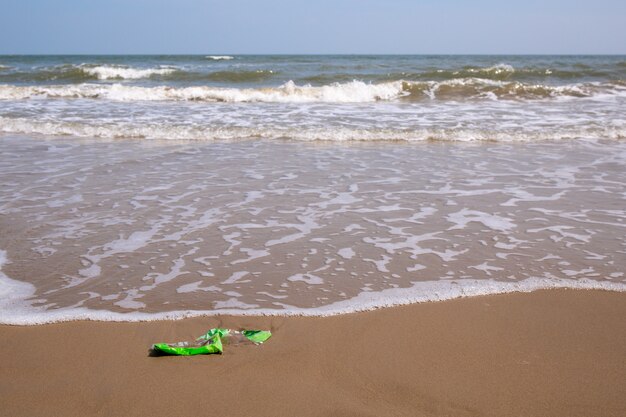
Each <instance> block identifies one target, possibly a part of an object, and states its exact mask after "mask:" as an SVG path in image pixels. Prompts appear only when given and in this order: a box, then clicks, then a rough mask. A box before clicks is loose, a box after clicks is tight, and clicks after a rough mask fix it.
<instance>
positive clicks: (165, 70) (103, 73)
mask: <svg viewBox="0 0 626 417" xmlns="http://www.w3.org/2000/svg"><path fill="white" fill-rule="evenodd" d="M79 68H80V70H81V71H82V72H84V73H85V74H88V75H91V76H93V77H96V78H97V79H99V80H119V79H122V80H136V79H140V78H150V77H152V76H153V75H167V74H171V73H173V72H176V71H177V69H176V68H171V67H159V68H141V69H140V68H130V67H121V66H110V65H101V66H95V67H94V66H81V67H79Z"/></svg>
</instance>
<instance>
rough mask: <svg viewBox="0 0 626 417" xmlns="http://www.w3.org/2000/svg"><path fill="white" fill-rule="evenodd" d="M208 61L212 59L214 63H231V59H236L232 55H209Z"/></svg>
mask: <svg viewBox="0 0 626 417" xmlns="http://www.w3.org/2000/svg"><path fill="white" fill-rule="evenodd" d="M205 58H206V59H212V60H214V61H230V60H231V59H235V57H234V56H230V55H207V56H205Z"/></svg>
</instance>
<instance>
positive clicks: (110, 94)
mask: <svg viewBox="0 0 626 417" xmlns="http://www.w3.org/2000/svg"><path fill="white" fill-rule="evenodd" d="M404 94H406V93H405V92H404V91H403V83H402V81H395V82H389V83H382V84H366V83H364V82H361V81H352V82H349V83H344V84H332V85H325V86H320V87H312V86H297V85H295V84H294V83H293V82H292V81H289V82H287V83H285V84H283V85H282V86H280V87H268V88H246V89H238V88H217V87H207V86H201V87H185V88H173V87H165V86H161V87H137V86H127V85H120V84H113V85H97V84H80V85H56V86H10V85H4V86H0V100H1V99H4V100H19V99H26V98H31V97H50V98H93V99H95V98H101V99H108V100H117V101H166V100H167V101H171V100H173V101H194V100H197V101H222V102H231V103H243V102H269V103H313V102H328V103H365V102H373V101H378V100H392V99H394V98H397V97H400V96H402V95H404Z"/></svg>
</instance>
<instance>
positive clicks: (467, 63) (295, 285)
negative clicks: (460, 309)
mask: <svg viewBox="0 0 626 417" xmlns="http://www.w3.org/2000/svg"><path fill="white" fill-rule="evenodd" d="M625 80H626V57H621V56H589V57H584V56H583V57H581V56H538V57H533V56H229V55H202V56H0V322H2V323H13V324H29V323H42V322H51V321H59V320H72V319H80V318H88V319H102V320H149V319H156V318H175V317H183V316H189V315H198V314H226V313H228V314H277V315H293V314H298V315H329V314H339V313H347V312H352V311H360V310H367V309H371V308H377V307H383V306H390V305H397V304H404V303H411V302H420V301H433V300H442V299H449V298H454V297H459V296H471V295H480V294H490V293H501V292H510V291H531V290H534V289H538V288H552V287H566V288H603V289H610V290H619V291H622V290H625V289H626V276H625V273H626V245H625V243H626V239H625V237H624V236H626V233H625V232H626V220H625V219H626V211H625V207H626V201H625V200H626V142H624V140H623V139H624V138H625V137H626V118H625V117H624V114H626V81H625Z"/></svg>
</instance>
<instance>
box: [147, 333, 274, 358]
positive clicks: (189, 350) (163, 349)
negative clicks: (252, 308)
mask: <svg viewBox="0 0 626 417" xmlns="http://www.w3.org/2000/svg"><path fill="white" fill-rule="evenodd" d="M271 336H272V332H270V331H269V330H241V331H239V330H231V329H222V328H213V329H210V330H209V331H208V332H206V333H205V334H203V335H202V336H200V337H199V338H197V339H196V340H195V341H194V342H191V343H190V342H178V343H155V344H154V345H152V350H153V351H154V352H155V353H157V354H160V355H177V356H192V355H209V354H213V353H222V352H223V351H224V345H225V344H226V345H239V344H254V345H259V344H261V343H263V342H265V341H266V340H267V339H269V338H270V337H271Z"/></svg>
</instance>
